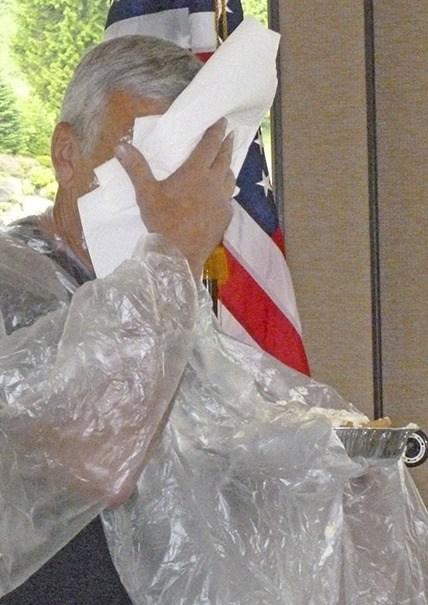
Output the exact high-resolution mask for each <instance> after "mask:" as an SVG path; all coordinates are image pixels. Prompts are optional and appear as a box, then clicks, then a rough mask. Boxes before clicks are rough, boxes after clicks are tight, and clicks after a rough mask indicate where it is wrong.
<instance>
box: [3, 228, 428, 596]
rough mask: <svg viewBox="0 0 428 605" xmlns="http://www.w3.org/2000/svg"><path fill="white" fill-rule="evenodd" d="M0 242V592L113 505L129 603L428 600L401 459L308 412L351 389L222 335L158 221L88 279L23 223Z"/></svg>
mask: <svg viewBox="0 0 428 605" xmlns="http://www.w3.org/2000/svg"><path fill="white" fill-rule="evenodd" d="M0 251H1V255H2V266H1V270H0V277H1V281H0V308H1V310H2V314H3V319H4V330H3V336H2V337H1V338H0V367H1V377H0V402H1V410H0V413H1V431H0V448H1V457H0V499H1V502H0V536H1V538H0V551H1V557H0V587H1V594H4V593H5V592H7V591H9V590H12V589H13V588H14V587H15V586H16V585H18V584H19V583H21V582H23V581H24V580H25V579H26V578H27V577H28V576H29V575H30V574H31V573H32V572H33V571H35V570H36V569H37V568H38V567H40V566H41V565H42V564H43V563H44V562H45V561H46V560H47V559H48V558H49V557H51V556H53V554H55V552H56V551H57V550H59V549H60V548H61V547H62V546H63V545H64V544H65V543H66V542H67V541H69V540H70V539H71V538H72V537H73V536H74V535H75V534H76V533H77V532H78V531H79V530H80V529H81V528H82V527H83V526H84V525H85V524H86V523H88V522H89V521H90V520H91V519H92V518H93V517H94V516H95V515H97V514H98V513H99V512H100V511H103V510H104V512H103V515H102V516H103V522H104V526H105V530H106V535H107V539H108V542H109V547H110V551H111V554H112V558H113V561H114V563H115V565H116V568H117V570H118V572H119V575H120V577H121V580H122V582H123V584H124V586H125V588H126V589H127V591H128V592H129V594H130V596H131V599H132V601H133V602H134V603H135V605H143V604H144V605H149V604H150V605H154V604H156V605H160V604H162V605H232V604H233V605H272V604H283V605H427V604H428V596H427V594H428V551H427V544H428V541H427V538H428V514H427V511H426V508H425V506H424V505H423V503H422V501H421V499H420V497H419V495H418V493H417V491H416V489H415V487H414V485H413V482H412V480H411V479H410V477H409V475H408V473H407V471H406V470H405V468H404V466H403V464H402V462H401V461H392V462H391V461H390V462H386V461H377V462H376V464H375V465H374V466H370V465H369V464H368V462H367V461H365V460H363V459H355V460H351V459H350V458H349V457H348V455H347V453H346V451H345V449H344V447H343V445H342V443H341V442H340V440H339V439H338V438H337V436H336V434H335V432H334V430H333V428H332V426H331V424H330V423H329V422H328V420H327V419H322V418H317V419H314V418H309V417H308V416H307V415H306V412H307V410H308V408H309V407H311V406H314V405H316V406H321V407H333V408H347V407H348V404H346V403H345V402H344V401H343V400H342V399H341V398H340V397H339V396H338V395H337V394H336V393H335V392H334V391H333V390H332V389H331V388H329V387H327V386H325V385H322V384H318V383H316V382H314V381H313V380H310V379H309V378H307V377H305V376H302V375H300V374H298V373H296V372H294V371H293V370H291V369H289V368H287V367H285V366H283V365H282V364H280V363H279V362H277V361H275V360H274V359H272V358H271V357H270V356H269V355H266V354H264V353H262V352H260V351H258V350H255V349H253V348H251V347H248V346H246V345H242V344H240V343H238V342H237V341H235V340H233V339H231V338H229V337H227V336H225V335H224V334H223V333H222V332H221V330H220V329H219V327H218V325H217V323H216V320H215V318H213V315H212V313H211V302H210V300H209V297H208V295H207V294H206V293H205V292H204V291H203V290H202V289H201V290H199V291H198V289H197V288H196V286H195V283H194V280H193V278H192V276H191V274H190V271H189V269H188V266H187V263H186V261H185V260H184V259H183V258H182V257H181V256H180V255H179V254H178V253H177V251H176V250H175V249H173V248H171V247H170V246H169V245H168V243H167V242H166V241H165V240H164V239H163V238H161V237H160V236H156V235H147V236H145V237H144V239H143V240H142V241H141V243H140V245H139V247H138V249H137V251H136V253H135V255H134V257H133V258H132V259H131V260H128V261H126V262H125V263H123V264H122V265H121V266H120V267H118V268H117V269H116V270H115V271H114V272H113V273H112V274H111V275H109V276H108V277H106V278H104V279H98V280H92V281H88V282H87V283H84V284H83V285H80V287H79V283H80V281H85V280H86V279H89V278H90V277H91V276H90V275H85V272H84V271H83V272H80V273H79V271H77V273H78V274H76V271H75V270H74V269H75V268H76V263H74V262H73V259H72V258H71V260H70V257H69V255H68V253H67V250H66V248H65V247H64V244H63V243H62V242H60V241H58V239H56V240H49V238H47V237H45V236H44V235H43V232H42V231H37V230H34V229H33V227H31V226H30V227H28V225H27V226H26V227H23V226H21V227H19V226H18V227H15V228H14V230H13V231H12V232H11V234H10V235H8V236H6V235H3V236H1V237H0ZM61 256H62V259H61V258H59V257H61ZM64 258H65V259H68V260H67V262H68V261H70V262H69V265H67V262H65V263H64V262H63V261H64ZM138 477H139V478H138ZM137 478H138V482H137V486H136V488H135V489H134V491H133V493H132V495H131V496H130V498H129V499H128V501H127V502H126V503H125V504H124V505H122V506H120V507H119V508H117V509H115V510H106V506H107V504H109V503H111V502H112V501H114V498H115V494H117V493H119V492H120V491H121V490H122V493H123V490H125V492H126V490H127V489H128V487H127V486H132V485H133V484H134V482H135V481H136V480H137Z"/></svg>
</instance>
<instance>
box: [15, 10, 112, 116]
mask: <svg viewBox="0 0 428 605" xmlns="http://www.w3.org/2000/svg"><path fill="white" fill-rule="evenodd" d="M108 5H109V1H108V0H82V1H81V2H76V0H15V2H14V18H15V24H16V33H15V36H14V38H13V40H12V51H13V53H14V56H15V57H16V60H17V62H18V64H19V67H20V69H21V71H22V73H23V74H24V76H25V77H26V79H27V81H28V83H29V84H30V85H31V86H32V88H33V90H34V92H35V93H36V95H37V96H38V97H39V98H40V100H41V101H42V102H43V104H44V106H45V107H46V109H47V110H48V112H49V113H53V114H57V113H58V110H59V107H60V103H61V100H62V97H63V95H64V92H65V88H66V86H67V83H68V81H69V80H70V77H71V74H72V73H73V71H74V68H75V66H76V64H77V63H78V61H79V59H80V57H81V56H82V55H83V54H84V53H85V51H86V50H87V49H88V48H89V47H91V46H93V45H94V44H96V43H97V42H99V41H100V40H101V39H102V33H103V28H104V23H105V20H106V16H107V12H108Z"/></svg>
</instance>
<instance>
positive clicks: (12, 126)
mask: <svg viewBox="0 0 428 605" xmlns="http://www.w3.org/2000/svg"><path fill="white" fill-rule="evenodd" d="M22 145H23V136H22V128H21V120H20V115H19V111H18V108H17V102H16V97H15V95H14V92H13V89H12V87H11V86H10V85H9V84H8V83H7V82H6V80H5V79H4V78H3V77H2V75H1V74H0V152H2V153H11V154H16V153H19V152H20V151H21V150H22Z"/></svg>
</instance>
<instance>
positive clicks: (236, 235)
mask: <svg viewBox="0 0 428 605" xmlns="http://www.w3.org/2000/svg"><path fill="white" fill-rule="evenodd" d="M233 206H234V210H233V219H232V221H231V223H230V225H229V227H228V229H227V231H226V233H225V237H224V245H225V246H226V248H227V249H228V250H230V252H231V253H232V254H233V256H234V257H235V258H236V260H237V261H238V262H239V263H240V264H241V265H242V266H243V267H244V268H245V269H246V270H247V271H248V273H249V274H250V275H251V277H252V278H253V279H254V280H255V281H256V282H257V283H258V284H259V286H260V287H261V288H263V290H264V291H265V292H266V294H267V295H268V296H269V298H270V299H271V300H272V301H273V302H274V303H275V305H276V306H277V307H278V308H279V309H280V310H281V311H282V312H283V313H284V315H285V316H286V317H287V318H288V319H289V321H290V322H291V323H292V324H293V326H294V328H295V329H296V330H297V332H298V333H299V334H301V333H302V329H301V325H300V319H299V315H298V312H297V305H296V299H295V296H294V290H293V284H292V281H291V275H290V271H289V269H288V266H287V263H286V262H285V260H284V256H283V254H282V252H281V250H280V249H279V248H278V246H277V245H276V244H275V242H273V241H272V240H271V238H270V237H269V235H268V234H267V233H266V232H265V231H263V229H262V228H261V227H260V226H259V225H258V224H257V223H256V221H254V220H253V219H252V218H251V216H250V215H249V214H248V213H247V212H246V211H245V210H244V209H243V208H242V207H241V206H240V205H239V204H238V202H236V200H233Z"/></svg>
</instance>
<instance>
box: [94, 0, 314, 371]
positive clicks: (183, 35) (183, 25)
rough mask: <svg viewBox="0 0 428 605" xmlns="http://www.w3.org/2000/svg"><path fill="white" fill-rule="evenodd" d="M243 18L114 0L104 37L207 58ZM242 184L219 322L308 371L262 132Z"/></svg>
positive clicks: (215, 5) (211, 2) (227, 6)
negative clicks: (147, 41) (154, 43)
mask: <svg viewBox="0 0 428 605" xmlns="http://www.w3.org/2000/svg"><path fill="white" fill-rule="evenodd" d="M222 9H223V10H222ZM242 19H243V11H242V5H241V2H240V0H227V2H226V1H222V0H113V2H112V3H111V6H110V10H109V14H108V19H107V24H106V32H105V38H106V39H110V38H113V37H117V36H121V35H126V34H128V35H129V34H137V33H139V34H143V35H150V36H155V37H159V38H163V39H165V40H169V41H171V42H175V43H176V44H178V45H180V46H182V47H184V48H189V49H191V50H192V51H193V52H194V53H196V54H197V55H198V56H199V57H200V58H201V59H202V60H209V57H210V56H211V54H212V53H213V52H214V51H215V49H216V48H217V46H218V44H219V40H220V39H221V38H223V39H225V38H226V37H227V35H228V34H230V33H231V32H232V31H233V30H234V29H235V28H236V27H237V26H238V25H239V23H240V22H241V21H242ZM237 190H238V193H237V194H236V195H235V202H234V216H233V219H232V222H231V225H230V227H229V228H228V230H227V232H226V235H225V239H224V242H223V245H224V249H225V251H226V256H227V261H228V273H229V277H228V279H227V281H226V283H225V284H223V285H222V286H221V290H220V295H219V301H218V315H219V319H220V322H221V324H222V327H223V329H224V330H225V331H226V332H228V333H229V334H231V335H232V336H234V337H235V338H238V339H239V340H242V341H244V342H247V343H250V344H252V345H253V346H258V347H260V348H262V349H263V350H265V351H267V352H268V353H270V354H271V355H273V356H274V357H276V358H277V359H279V360H280V361H282V362H283V363H285V364H286V365H289V366H290V367H292V368H294V369H296V370H298V371H300V372H302V373H305V374H309V367H308V362H307V358H306V354H305V350H304V347H303V343H302V338H301V327H300V321H299V316H298V312H297V307H296V301H295V297H294V291H293V285H292V282H291V278H290V274H289V271H288V267H287V264H286V261H285V258H284V253H283V251H284V245H283V235H282V231H281V228H280V225H279V221H278V214H277V208H276V204H275V201H274V196H273V192H272V187H271V184H270V179H269V173H268V168H267V165H266V159H265V154H264V150H263V143H262V138H261V133H260V132H258V133H257V134H256V136H255V139H254V141H253V144H252V145H251V147H250V149H249V152H248V156H247V158H246V160H245V162H244V165H243V167H242V169H241V172H240V174H239V176H238V179H237Z"/></svg>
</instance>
